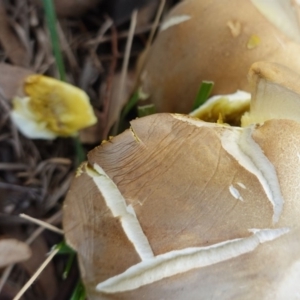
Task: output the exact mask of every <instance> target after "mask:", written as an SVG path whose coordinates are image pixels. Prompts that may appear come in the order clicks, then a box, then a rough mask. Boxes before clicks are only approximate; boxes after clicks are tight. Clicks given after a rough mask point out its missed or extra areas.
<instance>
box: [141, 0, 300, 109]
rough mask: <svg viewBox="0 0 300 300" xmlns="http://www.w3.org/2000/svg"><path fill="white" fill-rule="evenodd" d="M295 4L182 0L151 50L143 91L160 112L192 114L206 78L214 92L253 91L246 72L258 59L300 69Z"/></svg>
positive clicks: (235, 0)
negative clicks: (213, 84) (200, 88)
mask: <svg viewBox="0 0 300 300" xmlns="http://www.w3.org/2000/svg"><path fill="white" fill-rule="evenodd" d="M294 2H295V1H294ZM293 5H294V6H293ZM296 5H297V4H296V3H293V2H292V1H291V0H287V1H281V0H278V1H275V0H274V1H265V0H259V1H257V0H252V1H249V0H224V1H217V0H215V1H213V0H201V1H199V0H189V1H182V2H180V3H179V4H178V5H177V6H176V7H175V8H174V9H173V10H172V11H171V13H170V14H169V15H168V16H167V18H166V20H165V21H164V23H163V25H162V26H161V30H160V32H159V34H158V36H157V39H156V40H155V42H154V44H153V46H152V48H151V49H150V51H149V55H148V57H147V59H146V61H145V64H144V68H143V70H142V72H141V77H140V86H141V89H142V91H143V92H144V93H146V94H148V95H149V101H151V102H152V103H154V105H155V107H156V111H157V112H177V113H189V112H190V111H191V109H192V106H193V102H194V101H195V99H196V95H197V91H198V89H199V87H200V84H201V82H202V81H205V80H209V81H214V82H215V86H214V89H213V93H214V94H215V95H223V94H231V93H234V92H236V91H237V90H244V91H250V87H249V86H248V83H247V78H246V75H247V72H248V70H249V68H250V66H251V65H252V64H253V63H254V62H256V61H261V60H267V61H270V62H278V63H280V64H282V65H285V66H287V67H289V68H292V69H294V70H295V71H296V72H299V73H300V59H299V53H300V29H299V28H300V27H299V25H298V20H297V14H296V9H298V10H299V7H298V6H296Z"/></svg>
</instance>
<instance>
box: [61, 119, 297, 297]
mask: <svg viewBox="0 0 300 300" xmlns="http://www.w3.org/2000/svg"><path fill="white" fill-rule="evenodd" d="M288 132H292V133H293V134H287V133H288ZM274 136H276V137H277V138H276V140H274ZM286 145H293V146H292V147H286ZM283 149H284V150H283ZM297 149H300V124H299V123H297V122H295V121H292V120H271V121H267V122H265V123H264V124H263V125H259V126H256V127H247V128H237V127H227V126H222V125H218V124H209V123H205V122H202V121H199V120H196V119H193V118H190V117H186V116H181V115H172V114H158V115H152V116H149V117H145V118H141V119H137V120H134V121H132V122H131V129H130V130H127V131H125V132H124V133H122V134H121V135H119V136H117V137H115V138H113V139H111V140H110V141H108V142H105V143H103V144H102V145H101V146H99V147H97V148H96V149H94V150H93V151H92V152H90V154H89V157H88V164H84V165H82V167H81V169H80V170H79V172H78V174H77V177H76V178H75V179H74V182H73V184H72V188H71V190H70V192H69V194H68V196H67V199H66V202H65V207H64V230H65V234H66V239H67V241H68V243H69V244H70V245H72V246H73V247H74V249H75V250H77V251H78V257H79V262H80V265H81V271H82V277H83V280H84V282H85V285H86V287H87V290H88V293H89V296H90V299H116V298H117V299H161V298H165V299H183V298H186V299H208V298H212V297H219V298H222V299H269V298H268V297H269V296H270V295H274V297H275V295H276V293H277V292H278V291H279V290H280V291H281V293H283V295H285V296H287V297H288V298H289V299H292V298H290V297H292V295H294V294H295V292H296V291H297V292H299V286H298V285H296V286H294V287H292V288H291V289H290V290H287V288H288V286H289V284H288V282H290V281H291V280H292V283H293V280H294V279H293V278H294V277H293V276H299V270H298V269H299V264H300V251H299V250H300V239H299V237H300V235H299V234H300V228H299V215H300V211H299V210H300V204H299V201H298V195H299V193H300V188H299V185H298V181H299V180H298V176H297V174H299V173H300V169H299V168H300V164H299V156H298V154H299V153H298V150H297ZM291 164H292V165H293V166H294V167H293V168H291V167H290V166H291ZM136 223H138V224H139V225H140V229H141V230H140V229H139V228H138V226H136ZM253 229H260V230H261V231H255V230H253ZM140 233H141V234H142V235H144V238H146V240H147V241H148V245H147V243H146V244H145V243H144V240H143V238H141V237H140V236H139V234H140ZM147 247H148V248H149V249H150V250H149V249H148V250H149V251H150V252H151V251H152V252H153V257H151V253H150V254H149V253H147ZM200 248H201V249H200ZM187 249H192V250H193V249H196V250H195V251H196V254H195V255H198V256H197V258H195V257H194V256H193V255H190V254H189V251H192V250H187ZM197 249H198V250H197ZM199 249H200V250H199ZM174 251H175V252H174ZM176 251H179V254H178V257H177V256H176V259H175V260H174V258H170V263H168V262H166V259H165V256H168V255H171V256H172V255H175V254H176V253H177V252H176ZM180 251H181V252H180ZM193 251H194V250H193ZM197 251H198V252H197ZM174 253H175V254H174ZM148 255H149V257H147V256H148ZM176 255H177V254H176ZM160 259H161V260H162V262H161V263H162V265H163V266H164V264H165V265H166V266H165V268H166V269H165V270H167V271H166V272H169V271H168V270H169V269H171V271H170V272H171V273H172V272H174V271H173V269H172V268H173V267H174V266H175V265H176V261H178V266H179V270H181V268H183V266H186V265H188V264H189V263H190V262H191V263H192V265H193V267H191V268H190V269H188V270H185V271H183V272H181V271H178V272H177V273H176V272H175V275H174V274H173V273H172V275H170V276H166V277H165V278H162V279H159V280H157V279H155V278H157V277H156V276H158V275H157V274H159V273H160V274H161V273H164V271H163V270H162V269H161V267H160V266H156V265H155V263H156V261H158V260H160ZM172 259H173V260H172ZM177 259H178V260H177ZM181 260H183V262H182V261H181ZM147 263H149V264H150V265H151V264H152V263H153V264H154V265H152V269H153V270H154V274H148V273H147V272H146V271H147V270H149V268H148V269H147V268H146V271H145V270H144V269H143V268H145V267H143V266H144V265H145V264H147ZM199 264H200V266H199ZM130 267H132V268H133V270H131V271H132V272H133V275H132V274H131V275H130V276H131V277H130V276H128V278H133V279H132V280H131V281H130V279H128V282H129V283H127V282H125V289H126V286H127V284H129V285H130V284H132V285H133V286H134V285H135V284H136V283H137V281H139V278H143V276H144V275H143V274H144V273H143V272H144V271H145V272H146V275H145V277H146V283H142V284H141V285H140V287H139V288H130V289H129V290H128V291H122V288H123V289H124V282H123V281H122V280H123V279H122V278H121V279H119V278H118V279H117V283H116V284H115V285H114V284H112V286H109V287H108V288H107V287H106V288H107V289H108V290H105V289H104V288H103V290H102V292H101V291H98V292H97V291H96V286H97V285H98V284H99V283H100V287H99V286H98V288H99V289H100V290H101V284H102V285H103V284H104V283H105V284H106V283H107V280H108V279H109V278H112V277H114V276H119V275H122V274H124V272H125V270H127V269H128V268H130ZM140 267H141V268H142V270H144V271H141V274H140V273H139V268H140ZM150 270H151V268H150ZM294 270H296V271H295V272H296V273H295V272H294ZM135 272H137V273H135ZM294 273H295V274H296V275H294ZM134 274H135V275H134ZM132 276H133V277H132ZM152 276H153V277H152ZM125 277H126V276H125ZM149 278H154V280H153V283H149V282H147V280H149ZM118 280H119V281H120V280H121V283H120V282H119V281H118ZM150 282H151V279H150ZM285 282H286V283H285ZM138 284H140V283H138ZM120 286H121V287H120ZM254 287H255V288H254ZM119 288H120V289H121V290H120V291H118V289H119ZM109 289H112V290H110V291H109ZM114 289H115V290H114ZM103 291H106V292H103ZM112 291H115V292H112ZM278 293H279V292H278ZM281 299H283V298H281Z"/></svg>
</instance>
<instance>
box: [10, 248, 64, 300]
mask: <svg viewBox="0 0 300 300" xmlns="http://www.w3.org/2000/svg"><path fill="white" fill-rule="evenodd" d="M58 251H59V249H55V250H53V251H52V252H51V253H50V255H49V256H48V257H47V259H46V260H45V261H44V262H43V263H42V265H41V266H40V267H39V268H38V269H37V271H36V272H35V273H34V274H33V275H32V277H31V278H30V279H29V280H28V281H27V283H26V284H25V285H24V286H23V287H22V289H21V290H20V291H19V293H18V294H17V295H16V296H15V297H14V299H13V300H19V299H20V298H21V297H22V296H23V294H24V293H25V292H26V291H27V289H28V288H29V287H30V286H31V285H32V284H33V282H34V281H35V280H36V279H37V278H38V276H39V275H40V274H41V273H42V271H43V270H44V269H45V268H46V266H47V265H48V264H49V263H50V261H51V260H52V258H53V257H54V256H55V255H56V254H57V253H58Z"/></svg>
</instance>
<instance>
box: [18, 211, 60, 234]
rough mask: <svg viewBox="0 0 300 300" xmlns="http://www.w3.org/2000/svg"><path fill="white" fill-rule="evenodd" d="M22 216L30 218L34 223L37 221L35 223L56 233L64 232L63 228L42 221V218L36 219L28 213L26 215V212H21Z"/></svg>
mask: <svg viewBox="0 0 300 300" xmlns="http://www.w3.org/2000/svg"><path fill="white" fill-rule="evenodd" d="M20 217H21V218H23V219H26V220H29V221H31V222H32V223H35V224H38V225H40V226H42V227H44V228H46V229H49V230H51V231H53V232H56V233H59V234H64V232H63V230H61V229H59V228H57V227H55V226H53V225H51V224H49V223H47V222H45V221H41V220H38V219H35V218H32V217H30V216H28V215H25V214H20Z"/></svg>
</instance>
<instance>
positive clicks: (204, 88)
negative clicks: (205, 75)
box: [192, 81, 214, 110]
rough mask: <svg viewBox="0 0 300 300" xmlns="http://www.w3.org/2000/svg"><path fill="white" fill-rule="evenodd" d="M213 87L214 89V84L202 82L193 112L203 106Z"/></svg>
mask: <svg viewBox="0 0 300 300" xmlns="http://www.w3.org/2000/svg"><path fill="white" fill-rule="evenodd" d="M213 87H214V82H212V81H202V83H201V86H200V89H199V91H198V94H197V97H196V100H195V102H194V106H193V108H192V110H195V109H196V108H198V107H199V106H201V105H202V104H203V103H204V102H205V101H206V100H207V99H208V97H209V95H210V93H211V91H212V89H213Z"/></svg>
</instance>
